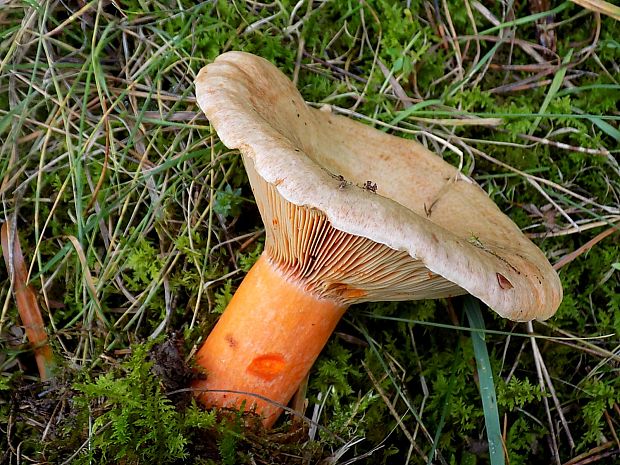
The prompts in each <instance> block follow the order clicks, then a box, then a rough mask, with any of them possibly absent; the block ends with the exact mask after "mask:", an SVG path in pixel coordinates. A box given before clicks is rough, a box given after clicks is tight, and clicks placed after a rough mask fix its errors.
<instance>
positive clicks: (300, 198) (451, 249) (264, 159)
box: [194, 52, 562, 427]
mask: <svg viewBox="0 0 620 465" xmlns="http://www.w3.org/2000/svg"><path fill="white" fill-rule="evenodd" d="M196 87H197V100H198V104H199V105H200V107H201V109H202V110H203V111H204V113H205V114H206V115H207V117H208V119H209V121H210V123H211V125H212V126H213V127H214V128H215V129H216V131H217V133H218V135H219V138H220V139H221V140H222V142H223V143H224V144H225V145H226V146H227V147H229V148H232V149H238V150H239V151H240V152H241V156H242V158H243V163H244V165H245V169H246V171H247V173H248V177H249V180H250V184H251V186H252V190H253V192H254V196H255V198H256V203H257V206H258V209H259V211H260V214H261V216H262V219H263V221H264V224H265V230H266V238H265V250H264V252H263V254H262V255H261V257H260V258H259V260H258V261H257V262H256V264H255V265H254V267H253V268H252V269H251V270H250V272H249V273H248V274H247V276H246V277H245V279H244V280H243V282H242V283H241V284H240V286H239V288H238V290H237V292H236V293H235V295H234V296H233V298H232V300H231V302H230V304H229V305H228V307H227V308H226V310H225V311H224V313H223V315H222V316H221V318H220V320H219V321H218V323H217V324H216V326H215V328H214V329H213V330H212V332H211V333H210V334H209V336H208V338H207V340H206V341H205V342H204V344H203V346H202V347H201V348H200V350H199V352H198V354H197V363H198V365H199V366H201V367H203V368H204V370H205V371H206V375H207V376H206V379H204V380H201V381H199V382H197V383H195V385H194V387H195V388H196V389H197V391H198V394H197V395H198V398H199V399H200V401H201V402H202V403H203V404H205V405H207V406H217V407H231V408H237V407H240V406H242V405H244V406H245V408H246V409H250V408H252V409H255V410H256V411H257V412H258V413H259V414H261V415H262V416H263V423H264V424H265V426H267V427H269V426H271V425H272V424H273V423H274V421H275V420H276V419H277V417H278V415H279V414H280V413H281V411H282V405H283V404H286V403H287V402H288V401H289V400H290V398H291V397H292V395H293V394H294V393H295V391H296V389H297V388H298V386H299V384H300V382H301V381H302V380H303V378H304V377H305V376H306V374H307V373H308V372H309V370H310V368H311V367H312V364H313V363H314V361H315V360H316V358H317V356H318V355H319V353H320V351H321V349H322V348H323V346H324V345H325V343H326V342H327V340H328V338H329V336H330V334H331V333H332V331H333V330H334V328H335V326H336V324H337V323H338V321H339V320H340V318H341V317H342V315H343V314H344V312H345V310H346V309H347V308H348V307H349V306H350V305H352V304H355V303H359V302H372V301H389V300H415V299H436V298H442V297H451V296H456V295H460V294H465V293H470V294H472V295H474V296H476V297H478V298H479V299H481V300H482V301H483V302H485V303H486V304H487V305H488V306H489V307H490V308H492V309H493V310H495V311H496V312H497V313H498V314H500V315H501V316H502V317H505V318H509V319H511V320H515V321H529V320H532V319H546V318H549V317H550V316H551V315H553V313H554V312H555V311H556V309H557V307H558V305H559V303H560V301H561V299H562V288H561V285H560V281H559V278H558V276H557V274H556V272H555V271H554V270H553V268H552V267H551V266H550V264H549V262H548V261H547V259H546V258H545V256H544V255H543V253H542V252H541V251H540V250H539V249H538V248H537V247H536V246H535V245H534V244H533V243H532V242H531V241H530V240H528V239H527V238H526V237H525V236H524V235H523V234H522V233H521V231H520V230H519V228H518V227H517V226H516V225H515V224H514V223H513V222H512V221H511V220H510V219H509V218H508V217H507V216H506V215H504V214H503V213H502V212H501V211H500V210H499V208H498V207H497V206H496V205H495V204H494V203H493V202H492V201H491V200H490V199H489V197H488V196H487V195H486V194H485V192H484V191H483V190H482V189H481V188H480V187H479V186H478V185H477V184H476V183H475V182H474V181H472V180H471V179H469V178H468V177H467V176H465V175H463V174H462V173H461V172H459V171H458V170H457V169H456V168H454V167H453V166H451V165H450V164H448V163H447V162H445V161H444V160H442V159H441V158H440V157H439V156H437V155H436V154H434V153H432V152H430V151H429V150H427V149H426V148H425V147H424V146H422V145H421V144H419V143H417V142H415V141H412V140H407V139H403V138H399V137H395V136H392V135H388V134H385V133H384V132H382V131H378V130H376V129H374V128H372V127H370V126H367V125H364V124H361V123H358V122H355V121H352V120H350V119H348V118H346V117H342V116H336V115H333V114H332V113H330V112H326V111H321V110H317V109H314V108H311V107H309V106H307V105H306V104H305V102H304V100H303V98H302V96H301V95H300V93H299V92H298V91H297V89H296V88H295V86H294V85H293V83H292V82H291V81H290V80H289V79H288V78H287V77H286V76H285V75H284V74H283V73H282V72H280V71H279V70H278V69H277V68H276V67H275V66H274V65H272V64H271V63H269V62H268V61H267V60H265V59H263V58H260V57H257V56H254V55H251V54H248V53H242V52H228V53H225V54H223V55H220V56H219V57H218V58H217V59H216V60H215V61H214V62H213V63H211V64H209V65H207V66H206V67H204V68H203V69H202V70H201V71H200V73H199V75H198V78H197V80H196Z"/></svg>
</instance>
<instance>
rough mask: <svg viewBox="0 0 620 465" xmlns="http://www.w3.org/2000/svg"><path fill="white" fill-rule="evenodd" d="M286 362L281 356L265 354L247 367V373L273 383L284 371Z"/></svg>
mask: <svg viewBox="0 0 620 465" xmlns="http://www.w3.org/2000/svg"><path fill="white" fill-rule="evenodd" d="M285 366H286V361H285V360H284V357H283V356H282V355H281V354H265V355H260V356H258V357H256V358H255V359H254V360H252V362H251V363H250V364H249V365H248V367H247V369H246V370H247V372H248V373H250V374H252V375H254V376H258V377H259V378H262V379H264V380H266V381H271V380H272V379H274V378H275V377H276V376H278V375H279V374H280V373H282V371H283V370H284V367H285Z"/></svg>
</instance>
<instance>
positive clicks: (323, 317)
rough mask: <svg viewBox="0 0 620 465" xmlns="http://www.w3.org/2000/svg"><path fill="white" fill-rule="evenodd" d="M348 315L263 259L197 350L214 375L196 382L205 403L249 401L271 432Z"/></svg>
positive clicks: (200, 362)
mask: <svg viewBox="0 0 620 465" xmlns="http://www.w3.org/2000/svg"><path fill="white" fill-rule="evenodd" d="M345 309H346V307H345V306H343V305H341V304H339V303H338V302H335V301H333V300H331V299H325V298H321V297H318V296H316V295H313V294H312V293H309V292H307V291H306V290H304V289H303V287H302V286H300V285H299V283H296V282H294V281H292V280H291V279H289V278H287V277H286V276H284V275H283V274H282V272H281V271H279V270H278V269H276V267H275V266H274V264H273V263H272V262H271V261H270V260H269V258H267V256H266V255H262V256H261V257H260V259H259V260H258V261H257V262H256V264H255V265H254V266H253V267H252V269H251V270H250V272H249V273H248V275H247V276H246V277H245V279H244V280H243V282H242V283H241V285H240V286H239V289H238V290H237V292H236V293H235V295H234V296H233V298H232V300H231V302H230V304H229V305H228V307H227V308H226V311H225V312H224V314H223V315H222V317H221V318H220V320H219V321H218V323H217V325H216V326H215V328H214V329H213V331H212V332H211V333H210V334H209V337H208V339H207V341H206V342H205V343H204V345H203V346H202V348H201V349H200V351H199V352H198V355H197V358H196V360H197V363H198V365H200V366H201V367H202V368H204V369H205V370H206V372H207V377H206V379H204V380H200V381H197V382H195V383H194V388H195V389H197V390H198V392H199V394H198V395H199V398H200V400H201V401H202V402H203V403H204V404H205V405H207V406H217V407H233V408H239V407H241V405H242V404H243V403H245V407H246V408H247V409H250V408H255V409H256V411H257V412H259V413H260V414H261V415H262V416H263V417H264V420H263V423H264V425H265V426H267V427H270V426H271V425H272V424H273V423H274V422H275V420H276V419H277V418H278V416H279V415H280V413H281V411H282V408H281V407H280V405H286V404H287V403H288V401H289V400H290V399H291V397H292V396H293V394H294V393H295V391H296V389H297V387H298V386H299V384H300V383H301V381H302V380H303V378H304V377H305V376H306V374H307V373H308V371H309V370H310V368H311V367H312V365H313V364H314V361H315V360H316V358H317V357H318V355H319V353H320V351H321V349H322V348H323V346H324V345H325V343H326V342H327V340H328V339H329V336H330V335H331V333H332V332H333V330H334V328H335V327H336V324H337V323H338V321H339V320H340V318H341V317H342V315H343V313H344V311H345ZM227 391H229V392H227ZM232 391H234V392H232ZM239 392H245V393H247V394H239ZM265 399H270V401H267V400H265Z"/></svg>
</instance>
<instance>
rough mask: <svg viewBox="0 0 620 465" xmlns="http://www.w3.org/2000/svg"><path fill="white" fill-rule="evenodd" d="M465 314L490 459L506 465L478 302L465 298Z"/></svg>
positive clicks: (497, 463) (494, 462)
mask: <svg viewBox="0 0 620 465" xmlns="http://www.w3.org/2000/svg"><path fill="white" fill-rule="evenodd" d="M464 300H465V302H464V304H465V305H464V306H465V313H466V314H467V320H468V321H469V326H471V328H472V329H473V330H476V331H475V332H472V335H471V342H472V344H473V346H474V354H475V355H476V367H477V369H478V381H479V382H480V397H482V408H483V410H484V422H485V425H486V428H487V439H488V441H489V457H490V459H491V465H504V463H505V462H504V446H503V443H502V432H501V431H502V430H501V427H500V424H499V413H498V411H497V396H496V394H495V383H494V382H493V371H492V370H491V362H490V360H489V353H488V352H487V346H486V343H485V340H484V332H481V331H484V320H483V318H482V312H481V311H480V305H479V304H478V300H476V299H475V298H474V297H471V296H467V297H465V299H464Z"/></svg>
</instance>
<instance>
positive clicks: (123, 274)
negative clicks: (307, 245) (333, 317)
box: [0, 0, 620, 465]
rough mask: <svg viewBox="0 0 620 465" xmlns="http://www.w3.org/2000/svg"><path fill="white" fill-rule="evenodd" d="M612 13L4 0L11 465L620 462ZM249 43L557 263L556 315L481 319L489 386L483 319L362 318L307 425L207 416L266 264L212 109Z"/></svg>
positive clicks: (6, 391)
mask: <svg viewBox="0 0 620 465" xmlns="http://www.w3.org/2000/svg"><path fill="white" fill-rule="evenodd" d="M579 3H582V2H579ZM589 5H590V6H589V8H591V9H584V8H583V7H582V6H579V5H577V4H575V3H572V2H568V1H567V2H563V3H555V4H553V5H552V4H551V2H549V1H547V0H538V1H524V2H510V1H509V2H485V3H480V2H478V1H476V0H465V1H463V2H461V1H455V0H444V1H441V2H440V1H435V2H430V1H425V2H422V1H419V0H412V1H404V0H403V1H398V2H396V1H387V0H360V1H357V0H356V1H354V0H349V1H304V0H301V1H299V2H297V3H295V2H290V1H274V2H271V3H261V2H257V1H247V2H242V1H232V2H225V1H205V2H200V3H197V2H190V1H187V0H176V1H172V0H159V1H158V0H127V1H116V0H103V1H96V0H92V1H87V0H80V1H71V0H67V1H63V0H58V1H57V0H43V1H40V2H39V1H36V2H35V1H28V0H17V1H13V0H0V198H1V202H2V212H1V214H0V222H1V223H2V224H3V231H4V232H3V242H2V246H3V252H4V255H5V257H6V259H5V262H4V263H5V264H6V265H7V266H6V267H5V266H4V265H2V266H0V302H1V310H0V463H7V464H18V463H19V464H26V463H55V464H72V463H76V464H86V463H122V464H143V463H144V464H147V463H159V464H167V463H170V464H183V463H222V464H225V465H230V464H234V463H247V464H271V463H276V464H315V463H323V464H335V463H340V464H348V463H354V462H359V463H373V464H375V463H376V464H380V463H390V464H391V463H399V464H404V463H412V464H428V463H437V464H485V463H491V464H493V465H499V464H503V463H506V464H510V465H518V464H536V463H540V464H565V465H579V464H585V463H589V464H592V463H600V464H607V463H617V462H618V461H620V439H619V438H620V431H619V430H620V376H618V370H619V367H620V337H619V336H618V335H619V334H620V242H619V239H620V235H618V234H616V233H617V231H618V226H617V225H618V220H620V166H619V164H618V158H619V154H620V149H618V147H619V146H620V145H619V144H620V128H619V120H620V106H619V101H620V42H619V41H618V38H620V23H619V22H618V17H619V16H620V15H619V14H618V9H617V7H612V6H610V5H608V4H605V3H600V2H596V1H594V0H593V1H592V2H589ZM614 15H615V17H614ZM230 50H243V51H247V52H251V53H254V54H257V55H260V56H262V57H264V58H266V59H267V60H269V61H270V62H272V63H273V64H275V65H276V66H278V67H279V68H280V69H281V70H282V71H283V72H284V73H285V74H286V75H288V76H289V77H290V78H291V79H293V80H294V82H295V83H296V85H297V87H298V89H299V90H300V92H301V93H302V95H303V97H304V98H305V100H306V101H307V102H308V103H309V104H310V105H313V106H320V105H330V108H331V111H332V112H333V113H336V114H344V115H346V116H348V117H350V118H353V119H357V120H359V121H362V122H363V123H365V124H369V125H373V126H375V127H377V128H380V129H383V130H387V131H388V132H389V133H392V134H395V135H397V136H400V137H405V138H411V139H415V140H417V141H419V142H421V143H422V144H424V145H426V146H427V147H428V148H429V149H431V150H432V151H434V152H436V153H437V154H438V155H440V156H442V157H443V158H444V159H445V160H446V161H448V162H449V163H451V164H453V165H454V166H456V167H458V168H459V169H460V170H461V171H462V172H463V173H464V174H466V175H468V176H471V177H472V178H473V179H475V180H476V181H477V182H478V183H479V184H480V185H481V187H482V188H483V189H484V190H485V191H486V192H487V193H488V195H489V196H490V197H491V199H492V200H493V201H494V202H495V203H496V204H497V205H498V206H499V207H500V208H501V210H502V211H503V212H504V213H506V214H507V215H508V216H509V217H510V218H511V219H512V220H513V221H514V222H515V223H516V224H517V225H518V226H519V227H520V228H521V229H522V230H523V232H524V233H525V234H526V235H527V236H528V237H529V238H531V239H532V241H534V242H535V243H536V245H538V246H539V247H540V248H541V249H542V250H543V252H544V253H545V255H546V256H547V257H548V259H549V261H550V262H551V263H552V264H553V265H554V266H555V268H556V269H557V270H558V272H559V275H560V278H561V281H562V285H563V289H564V300H563V302H562V304H561V305H560V308H559V309H558V311H557V313H556V315H555V316H554V317H553V318H551V319H549V320H548V321H544V322H538V321H534V322H533V323H531V324H525V323H514V322H510V321H507V320H504V319H502V318H501V317H499V316H498V315H497V314H495V313H494V312H492V311H490V310H488V309H486V308H483V309H482V315H483V318H484V328H486V329H485V332H484V338H483V339H480V341H483V347H486V352H488V357H487V359H486V362H488V363H489V364H490V366H491V368H492V370H491V371H492V377H490V378H488V379H481V378H480V373H478V370H477V368H476V367H477V363H480V362H485V360H481V359H480V357H481V355H480V352H479V351H477V350H474V344H472V342H474V340H473V338H474V337H478V335H479V334H480V333H479V332H478V333H476V332H474V331H472V327H470V324H469V322H468V319H467V318H465V312H464V310H463V308H462V305H463V301H462V300H458V299H455V300H445V299H444V300H435V301H416V302H401V303H371V304H361V305H356V306H354V307H352V308H351V309H350V310H349V312H348V313H347V314H346V316H345V318H344V319H343V320H342V322H341V323H340V324H339V326H338V328H337V329H336V332H335V335H334V336H333V337H332V339H331V340H330V342H329V343H328V345H327V346H326V348H325V349H324V351H323V352H322V354H321V356H320V358H319V360H318V361H317V363H316V364H315V366H314V368H313V369H312V371H311V373H310V376H309V378H308V387H307V391H306V392H305V396H306V397H307V404H308V408H307V410H306V411H305V412H301V413H302V414H304V415H306V416H307V417H308V418H309V419H310V420H312V421H311V422H309V423H308V422H304V421H302V422H299V421H294V417H291V416H289V415H285V416H283V418H282V419H281V420H280V421H279V422H278V423H277V424H276V427H275V428H274V429H272V430H270V431H264V430H262V429H261V428H260V427H259V426H257V425H256V423H255V422H252V421H249V422H248V421H246V417H245V416H243V415H237V416H233V417H232V418H231V417H230V416H227V417H222V416H219V415H217V414H216V412H214V411H204V410H203V409H202V408H201V407H200V406H198V405H197V404H196V403H195V402H194V401H192V398H191V396H190V395H189V394H188V393H187V391H186V390H184V389H185V388H187V387H188V386H189V383H190V381H191V379H192V378H193V377H194V376H196V374H195V373H194V372H193V371H192V369H191V367H192V355H193V354H194V353H195V351H196V348H197V347H198V346H199V345H200V343H201V341H203V340H204V338H205V337H206V335H207V334H208V332H209V330H210V328H212V327H213V325H214V323H215V321H217V319H218V317H219V315H220V314H221V312H222V311H223V310H224V308H225V307H226V305H227V303H228V301H229V300H230V298H231V296H232V294H233V293H234V290H235V289H236V287H237V286H238V285H239V283H240V281H241V279H242V278H243V276H244V275H245V273H246V272H247V271H248V270H249V269H250V267H251V266H252V264H253V263H254V262H255V260H256V259H257V258H258V256H259V255H260V254H261V252H262V250H263V244H264V229H263V226H262V222H261V219H260V216H259V214H258V212H257V209H256V204H255V202H254V200H253V196H252V192H251V190H250V187H249V184H248V179H247V176H246V174H245V171H244V169H243V165H242V163H241V160H240V157H239V156H238V152H236V151H231V150H228V149H227V148H226V147H225V146H224V145H223V144H222V143H221V142H220V141H219V140H218V137H217V134H216V133H215V131H214V130H212V128H211V127H210V126H209V122H208V120H207V119H206V118H205V116H204V115H203V114H202V112H201V111H200V109H199V108H198V106H197V104H196V100H195V97H194V93H195V88H194V80H195V77H196V75H197V73H198V71H199V70H200V68H202V67H203V66H205V65H206V64H208V63H210V62H212V61H213V60H214V59H215V57H217V56H218V55H219V54H221V53H223V52H226V51H230ZM16 240H17V241H19V244H20V245H21V250H22V252H23V258H21V257H20V256H19V253H17V247H16V245H13V247H12V248H11V247H10V246H9V245H8V244H11V243H12V244H16V243H17V242H16ZM9 249H11V250H12V253H8V252H10V251H9ZM9 270H10V271H9ZM10 276H13V277H14V279H13V280H11V278H10ZM26 282H29V283H30V284H29V287H27V288H24V284H25V283H26ZM12 286H13V287H12ZM15 289H21V291H19V292H17V293H15V292H14V290H15ZM22 311H23V312H27V313H28V314H30V315H31V316H32V315H34V316H36V315H37V314H40V315H42V322H43V324H44V327H45V331H46V333H47V335H48V341H49V342H48V345H39V346H38V347H36V348H35V349H34V350H33V349H32V347H31V346H30V345H29V343H28V340H29V338H32V337H33V336H32V335H31V334H30V333H28V334H27V333H26V331H25V330H24V322H23V321H22V318H23V316H22V317H21V318H20V312H22ZM39 336H41V333H40V332H39ZM480 341H479V342H480ZM489 380H492V381H493V385H494V392H493V394H494V395H495V396H496V399H497V402H496V405H495V406H494V408H491V409H490V411H489V412H490V413H489V414H488V415H487V416H485V411H484V409H483V397H481V391H480V385H481V383H483V382H488V381H489ZM317 406H318V407H317ZM319 407H320V408H319ZM487 413H488V412H487ZM489 415H490V416H491V417H492V418H491V419H492V420H493V422H491V423H490V422H489V420H490V419H489V418H488V416H489ZM492 425H495V426H492ZM497 425H499V429H498V427H497ZM490 438H494V439H490ZM490 450H491V451H495V453H491V454H489V451H490ZM498 450H501V451H503V453H499V454H498V453H497V451H498Z"/></svg>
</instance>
